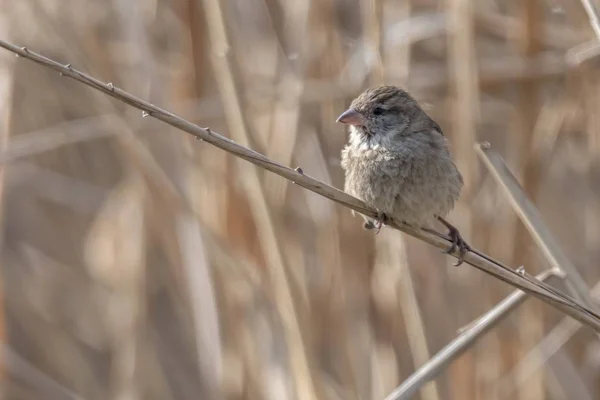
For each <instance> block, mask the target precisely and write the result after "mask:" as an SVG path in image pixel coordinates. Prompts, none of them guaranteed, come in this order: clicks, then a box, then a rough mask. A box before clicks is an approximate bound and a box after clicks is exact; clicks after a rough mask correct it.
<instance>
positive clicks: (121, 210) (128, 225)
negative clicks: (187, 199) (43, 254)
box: [85, 174, 145, 400]
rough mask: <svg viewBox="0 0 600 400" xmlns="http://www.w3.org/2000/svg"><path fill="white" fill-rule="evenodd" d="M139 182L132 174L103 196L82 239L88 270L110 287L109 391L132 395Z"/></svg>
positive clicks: (137, 325) (139, 280) (139, 286)
mask: <svg viewBox="0 0 600 400" xmlns="http://www.w3.org/2000/svg"><path fill="white" fill-rule="evenodd" d="M144 197H145V188H144V186H143V183H142V181H141V178H140V177H139V176H136V175H135V174H132V175H131V176H129V177H127V178H126V179H125V180H124V181H123V183H122V184H121V185H120V187H117V188H116V189H115V190H114V191H113V192H112V193H111V195H110V196H109V198H108V200H107V201H106V202H105V205H104V207H103V209H102V210H101V211H100V212H99V213H98V215H97V218H96V221H95V223H94V224H93V225H92V228H91V229H90V232H89V234H88V237H87V240H86V244H85V257H86V261H87V266H88V268H89V270H90V274H91V275H92V276H93V277H94V278H95V279H96V280H97V282H99V283H100V285H103V286H105V287H106V288H108V290H109V291H110V292H111V299H110V301H109V302H108V307H109V309H108V310H107V314H108V318H107V321H106V323H107V325H108V327H109V332H110V333H109V336H110V339H111V350H112V354H111V356H112V357H111V370H110V375H111V380H110V387H111V389H110V392H111V397H112V398H114V399H117V400H127V399H138V398H140V395H141V394H140V393H139V391H138V388H139V387H138V385H137V378H136V376H135V371H136V369H137V360H138V359H139V355H138V352H139V350H138V347H139V343H138V335H139V330H140V329H141V326H142V325H143V321H144V317H143V315H144V313H145V312H144V309H143V299H144V298H145V294H144V290H143V286H144V285H143V284H144V282H145V279H144V275H145V271H144V269H145V260H144V253H145V236H144V222H143V221H144V218H143V215H144V205H143V203H144Z"/></svg>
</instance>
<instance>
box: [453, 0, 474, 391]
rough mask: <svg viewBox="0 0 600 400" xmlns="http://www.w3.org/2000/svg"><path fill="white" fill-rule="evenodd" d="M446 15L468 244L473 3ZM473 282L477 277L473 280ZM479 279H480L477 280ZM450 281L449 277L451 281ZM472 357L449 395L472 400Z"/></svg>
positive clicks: (460, 367)
mask: <svg viewBox="0 0 600 400" xmlns="http://www.w3.org/2000/svg"><path fill="white" fill-rule="evenodd" d="M445 7H446V15H448V18H449V24H448V32H447V47H448V50H449V52H448V69H449V76H450V77H451V78H450V82H449V85H450V93H451V97H450V102H451V108H450V109H451V110H452V111H451V113H450V115H453V118H452V121H451V123H452V139H453V141H452V142H453V143H452V144H453V146H452V150H453V153H454V154H455V157H456V160H457V167H458V169H459V170H460V171H461V174H462V176H463V179H464V188H463V192H462V195H461V202H460V203H459V204H458V207H457V208H458V210H460V211H463V212H461V213H460V222H459V226H460V227H461V232H463V235H464V236H465V237H467V238H470V239H469V240H470V241H473V239H471V238H473V236H474V235H472V234H471V233H472V232H475V231H476V227H475V226H474V212H473V211H472V209H468V210H461V204H462V203H465V204H471V203H472V199H473V198H474V197H475V192H476V187H477V184H478V182H479V165H478V163H477V159H476V156H475V154H474V152H473V151H472V150H471V149H472V148H473V144H474V143H476V142H477V126H478V122H479V107H480V105H479V103H480V100H479V96H480V95H479V76H478V73H477V72H478V69H477V54H476V49H475V43H476V42H475V22H474V7H475V2H474V1H472V0H446V2H445ZM454 278H455V279H459V280H461V281H462V285H465V283H464V281H465V280H466V279H468V277H467V276H465V275H464V274H460V275H455V276H454ZM473 278H474V279H476V278H478V277H473ZM479 278H480V277H479ZM451 279H452V277H451ZM475 362H476V358H475V355H471V354H466V355H464V356H463V357H461V358H460V359H459V360H457V363H455V364H453V365H452V366H451V367H450V370H449V373H450V376H451V378H450V379H451V380H457V381H459V382H461V383H460V384H458V385H452V386H451V389H450V390H451V391H452V394H453V396H454V397H456V398H472V397H474V396H475V393H474V391H473V390H474V389H475V371H476V368H475Z"/></svg>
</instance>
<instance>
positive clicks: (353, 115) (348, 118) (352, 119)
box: [335, 108, 365, 126]
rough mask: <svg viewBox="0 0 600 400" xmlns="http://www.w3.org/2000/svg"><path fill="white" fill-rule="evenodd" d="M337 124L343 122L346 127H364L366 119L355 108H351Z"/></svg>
mask: <svg viewBox="0 0 600 400" xmlns="http://www.w3.org/2000/svg"><path fill="white" fill-rule="evenodd" d="M335 122H341V123H342V124H346V125H354V126H364V124H365V117H364V116H363V115H362V114H361V113H359V112H358V111H356V110H355V109H353V108H349V109H347V110H346V111H344V112H343V113H342V115H340V116H339V117H338V119H337V121H335Z"/></svg>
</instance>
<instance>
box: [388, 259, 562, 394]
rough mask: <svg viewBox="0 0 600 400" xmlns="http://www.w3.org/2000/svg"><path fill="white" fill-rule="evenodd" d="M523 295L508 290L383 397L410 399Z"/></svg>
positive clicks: (545, 274)
mask: <svg viewBox="0 0 600 400" xmlns="http://www.w3.org/2000/svg"><path fill="white" fill-rule="evenodd" d="M556 276H557V275H556V271H552V270H549V271H546V272H543V273H541V274H539V275H538V276H537V278H538V279H540V280H541V281H545V280H547V279H548V278H550V277H556ZM525 299H526V296H525V294H524V293H523V292H521V291H518V290H517V291H514V292H513V293H511V294H510V295H509V296H507V297H506V298H505V299H504V300H502V301H501V302H499V303H498V304H497V305H496V306H494V308H492V309H491V310H490V311H489V312H487V313H486V314H485V315H483V316H481V317H480V318H478V319H476V320H475V321H473V322H472V323H470V324H469V326H468V327H467V328H465V329H464V330H462V332H460V333H459V335H458V337H457V338H456V339H454V340H453V341H452V342H450V343H449V344H448V345H446V346H444V348H443V349H441V350H440V351H438V352H437V353H436V354H435V355H434V356H433V357H432V358H431V359H430V360H429V361H428V362H427V363H425V364H424V365H423V366H421V367H420V368H419V369H418V370H417V371H415V372H414V373H413V374H412V375H411V376H409V377H408V378H407V379H406V380H405V381H404V382H402V384H401V385H400V386H398V387H397V388H396V389H394V391H393V392H392V393H390V394H389V395H388V396H387V397H386V398H385V400H408V399H411V398H412V397H413V396H414V395H415V394H416V393H417V392H418V391H419V389H420V388H422V387H423V386H424V385H426V384H427V383H428V382H430V381H432V380H434V379H436V378H437V377H438V376H439V375H440V374H441V373H443V372H444V371H445V370H446V368H447V367H448V365H450V364H451V363H452V362H454V361H455V360H456V359H457V358H459V357H461V356H462V355H463V353H464V352H465V351H467V350H469V348H470V347H471V346H472V345H473V344H474V343H475V342H476V341H477V340H479V339H480V338H481V337H482V336H483V335H484V334H486V333H487V332H489V331H490V330H491V329H492V328H494V327H495V326H496V325H497V324H498V323H500V322H501V321H503V320H504V318H506V317H507V316H508V315H509V314H510V312H511V311H512V310H514V309H515V308H517V307H518V306H519V305H520V304H521V303H522V302H523V301H524V300H525Z"/></svg>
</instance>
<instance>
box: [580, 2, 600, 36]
mask: <svg viewBox="0 0 600 400" xmlns="http://www.w3.org/2000/svg"><path fill="white" fill-rule="evenodd" d="M581 4H582V5H583V8H584V9H585V12H586V13H587V15H588V18H589V20H590V25H591V26H592V29H593V31H594V34H596V37H597V38H598V40H600V17H599V16H598V10H597V9H596V7H595V6H594V4H592V0H581Z"/></svg>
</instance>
